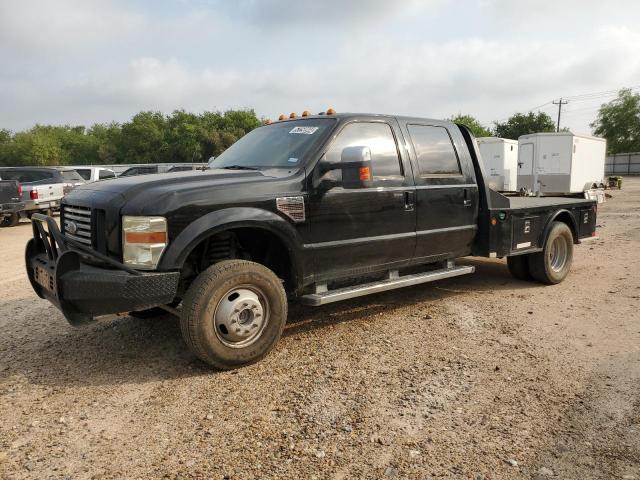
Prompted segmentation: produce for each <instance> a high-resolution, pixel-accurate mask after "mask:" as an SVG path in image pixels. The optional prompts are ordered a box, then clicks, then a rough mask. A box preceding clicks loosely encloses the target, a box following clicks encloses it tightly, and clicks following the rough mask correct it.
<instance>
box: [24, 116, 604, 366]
mask: <svg viewBox="0 0 640 480" xmlns="http://www.w3.org/2000/svg"><path fill="white" fill-rule="evenodd" d="M305 113H306V112H305ZM478 158H479V153H478V148H477V145H476V142H475V140H474V138H473V137H472V135H471V134H470V132H469V131H468V130H467V129H466V128H465V127H463V126H460V125H455V124H453V123H450V122H444V121H438V120H428V119H423V118H406V117H396V116H386V115H370V114H367V115H365V114H333V113H332V112H328V114H319V115H304V116H302V117H298V118H290V119H284V120H281V121H278V122H274V123H271V124H268V125H264V126H262V127H260V128H257V129H255V130H253V131H252V132H250V133H249V134H247V135H246V136H244V137H243V138H242V139H240V140H239V141H238V142H237V143H235V144H234V145H233V146H231V147H230V148H229V149H228V150H226V151H225V152H224V153H223V154H222V155H220V156H219V157H218V158H216V159H215V160H214V162H213V164H212V168H211V169H210V170H207V171H204V172H203V171H194V172H182V173H175V174H164V175H147V176H145V177H132V178H121V179H116V180H113V181H109V182H99V183H92V184H89V185H86V186H80V187H78V188H76V189H74V190H73V191H72V192H71V193H69V195H67V196H66V197H65V199H64V201H63V203H62V209H61V219H60V222H61V229H60V230H59V229H58V227H57V225H56V223H55V222H54V221H53V219H51V218H50V217H46V216H44V215H39V214H36V215H34V216H33V219H32V220H33V233H34V238H33V239H32V240H30V242H29V244H28V246H27V252H26V267H27V272H28V275H29V279H30V281H31V284H32V285H33V288H34V290H35V291H36V293H37V294H38V295H39V296H41V297H43V298H47V299H49V300H50V301H51V302H52V303H54V304H55V305H56V306H57V307H58V308H59V309H60V310H61V311H62V312H63V313H64V315H65V317H66V318H67V320H68V321H69V322H70V323H72V324H73V325H79V324H83V323H86V322H90V321H92V320H94V319H95V318H96V317H98V316H101V315H106V314H113V313H121V312H133V313H132V314H133V315H153V314H157V313H158V312H164V311H169V312H171V313H174V314H176V315H179V316H180V318H181V325H182V333H183V336H184V339H185V341H186V343H187V344H188V346H189V347H190V348H191V349H192V351H193V352H194V353H195V354H196V355H197V356H198V357H200V358H201V359H202V360H204V361H205V362H208V363H209V364H211V365H213V366H216V367H218V368H234V367H238V366H241V365H245V364H248V363H251V362H255V361H257V360H259V359H260V358H262V357H263V356H264V355H266V354H267V352H268V351H269V350H270V349H271V348H272V347H273V346H274V344H275V343H276V342H277V340H278V338H279V337H280V334H281V332H282V329H283V327H284V325H285V322H286V318H287V302H288V300H292V299H298V300H299V301H300V302H301V303H303V304H307V305H323V304H326V303H330V302H334V301H338V300H344V299H349V298H353V297H357V296H361V295H366V294H369V293H375V292H380V291H384V290H390V289H393V288H398V287H403V286H408V285H416V284H421V283H426V282H430V281H434V280H438V279H442V278H447V277H453V276H458V275H464V274H468V273H472V272H473V271H474V268H473V267H472V266H464V265H456V264H455V259H456V258H459V257H464V256H468V255H475V256H485V257H491V258H503V257H507V263H508V266H509V269H510V271H511V272H512V274H513V275H514V276H515V277H516V278H518V279H522V280H536V281H539V282H542V283H546V284H554V283H558V282H561V281H562V280H563V279H564V278H565V277H566V275H567V273H568V272H569V269H570V266H571V262H572V253H573V246H574V244H578V243H581V242H582V241H584V240H586V239H592V238H595V220H596V204H595V202H594V201H591V200H582V199H574V198H549V197H541V198H531V197H516V196H514V197H507V196H504V195H501V194H499V193H497V192H495V191H492V190H490V189H489V188H488V186H487V185H486V184H485V176H484V174H483V171H482V166H481V162H479V160H478ZM180 305H181V307H180Z"/></svg>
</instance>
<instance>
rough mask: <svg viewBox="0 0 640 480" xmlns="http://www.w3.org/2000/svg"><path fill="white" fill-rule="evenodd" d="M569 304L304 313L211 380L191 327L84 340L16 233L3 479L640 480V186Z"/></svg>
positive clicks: (522, 296) (615, 206)
mask: <svg viewBox="0 0 640 480" xmlns="http://www.w3.org/2000/svg"><path fill="white" fill-rule="evenodd" d="M612 195H613V198H610V199H609V201H608V202H607V203H606V204H605V205H604V206H601V208H600V211H599V224H600V226H599V229H598V230H599V234H600V240H598V241H596V242H594V243H591V244H585V245H582V246H579V247H577V248H576V251H575V261H574V267H573V271H572V273H571V274H570V276H569V277H568V278H567V280H566V281H565V282H564V283H562V284H560V285H557V286H553V287H545V286H541V285H538V284H533V283H525V282H520V281H516V280H513V279H512V278H511V277H510V276H509V274H508V272H507V269H506V266H505V262H504V261H501V260H486V259H465V263H469V264H473V265H475V266H476V267H477V272H476V273H475V274H474V275H471V276H467V277H462V278H457V279H451V280H447V281H442V282H439V283H435V284H431V285H429V286H420V287H414V288H409V289H405V290H398V291H394V292H388V293H385V294H378V295H375V296H370V297H365V298H362V299H359V300H357V301H351V302H347V303H341V304H334V305H331V306H326V307H322V308H318V309H311V308H303V307H299V306H292V307H291V315H290V322H289V325H288V327H287V329H286V331H285V334H284V337H283V338H282V340H281V341H280V343H279V345H278V346H277V347H276V349H275V350H274V352H273V353H272V354H270V355H269V356H268V357H267V358H266V359H265V360H264V361H262V362H260V363H259V364H257V365H254V366H251V367H247V368H244V369H241V370H238V371H234V372H215V371H211V370H209V369H208V368H206V367H205V366H203V364H202V363H200V362H199V361H198V360H197V359H196V358H195V357H194V356H193V355H192V354H191V353H189V351H187V349H186V347H185V345H184V343H183V341H182V339H181V338H180V331H179V327H178V324H177V322H176V320H175V319H174V318H172V317H171V316H167V317H163V318H160V319H154V320H139V319H134V318H131V317H122V318H119V319H115V320H111V321H103V322H99V323H95V324H93V325H89V326H87V327H84V328H80V329H74V328H73V327H71V326H69V325H68V324H67V323H66V321H65V320H64V318H63V317H62V315H61V314H60V313H58V311H57V310H56V309H55V308H54V307H52V306H51V305H50V304H49V303H48V302H46V301H44V300H40V299H38V298H37V297H36V296H35V295H34V294H33V292H32V291H31V288H30V286H29V284H28V281H27V278H26V276H25V273H24V267H23V249H24V244H25V241H26V240H27V238H28V237H29V235H30V227H29V225H28V223H26V222H23V223H22V224H21V225H20V226H19V227H16V228H12V229H2V230H0V291H1V292H2V295H1V297H0V331H1V332H2V333H1V335H0V478H11V479H14V478H15V479H22V478H74V479H75V478H92V479H98V478H101V479H107V478H125V477H126V478H214V479H215V478H218V479H223V478H231V479H251V478H305V479H306V478H317V479H325V478H330V479H343V478H344V479H347V478H382V479H384V478H416V479H418V478H419V479H424V478H464V479H502V478H507V479H519V478H551V477H552V476H555V477H556V478H565V479H587V478H589V479H591V478H594V479H612V478H620V479H625V480H632V479H638V480H640V314H639V313H638V311H639V309H640V259H639V256H638V251H639V250H638V248H639V247H640V179H637V180H636V179H625V184H624V187H623V190H622V191H620V192H618V191H614V192H613V193H612Z"/></svg>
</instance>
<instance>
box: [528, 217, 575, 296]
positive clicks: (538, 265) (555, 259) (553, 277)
mask: <svg viewBox="0 0 640 480" xmlns="http://www.w3.org/2000/svg"><path fill="white" fill-rule="evenodd" d="M572 261H573V234H572V233H571V229H570V228H569V226H568V225H567V224H566V223H563V222H553V224H551V229H550V230H549V235H548V236H547V241H546V242H545V245H544V249H543V250H542V252H539V253H533V254H531V255H530V256H529V271H530V272H531V276H533V278H535V279H536V280H537V281H539V282H541V283H546V284H547V285H555V284H557V283H560V282H562V281H563V280H564V279H565V278H566V277H567V275H568V274H569V270H571V263H572Z"/></svg>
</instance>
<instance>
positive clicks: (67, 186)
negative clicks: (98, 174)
mask: <svg viewBox="0 0 640 480" xmlns="http://www.w3.org/2000/svg"><path fill="white" fill-rule="evenodd" d="M56 170H57V171H58V172H59V173H60V176H61V177H62V189H63V192H64V194H65V195H66V194H67V193H69V192H70V191H71V190H73V189H74V188H75V187H77V186H79V185H84V184H85V183H87V182H86V181H85V179H84V178H82V177H81V176H80V174H79V173H78V172H76V171H75V170H74V169H73V168H60V167H56Z"/></svg>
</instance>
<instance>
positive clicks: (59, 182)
mask: <svg viewBox="0 0 640 480" xmlns="http://www.w3.org/2000/svg"><path fill="white" fill-rule="evenodd" d="M63 172H66V170H65V169H58V168H51V167H2V168H0V180H15V181H17V182H19V183H20V185H21V186H22V201H23V202H24V209H23V210H22V212H21V214H22V215H23V216H27V217H31V215H32V214H34V213H38V212H41V213H46V214H49V215H50V214H52V213H53V212H54V211H57V210H59V209H60V201H61V200H62V197H64V195H65V184H66V185H67V187H66V188H67V189H68V190H70V187H69V186H68V185H70V184H71V183H73V182H70V180H69V174H66V173H65V174H64V176H63ZM73 173H75V174H76V175H77V172H75V171H73ZM78 176H79V175H78ZM65 177H67V179H65Z"/></svg>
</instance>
